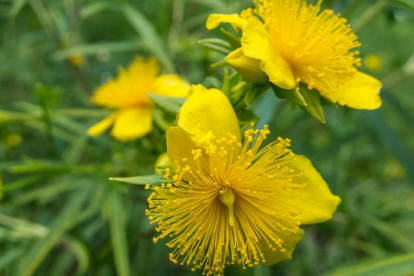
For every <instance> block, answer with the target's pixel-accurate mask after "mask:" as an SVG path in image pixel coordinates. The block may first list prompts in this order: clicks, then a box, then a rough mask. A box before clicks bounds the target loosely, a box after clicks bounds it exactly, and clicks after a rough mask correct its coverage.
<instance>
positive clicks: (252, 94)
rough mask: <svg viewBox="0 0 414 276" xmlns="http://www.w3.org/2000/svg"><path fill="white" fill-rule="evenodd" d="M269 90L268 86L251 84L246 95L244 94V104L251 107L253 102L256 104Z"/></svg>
mask: <svg viewBox="0 0 414 276" xmlns="http://www.w3.org/2000/svg"><path fill="white" fill-rule="evenodd" d="M268 89H269V86H268V85H267V84H266V85H261V84H250V85H249V87H248V88H247V91H246V93H245V94H244V103H245V104H246V105H250V104H251V103H252V102H254V100H256V99H257V98H259V97H260V96H261V95H263V94H264V93H265V92H266V91H267V90H268Z"/></svg>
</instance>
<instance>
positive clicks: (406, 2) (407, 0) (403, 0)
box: [388, 0, 414, 10]
mask: <svg viewBox="0 0 414 276" xmlns="http://www.w3.org/2000/svg"><path fill="white" fill-rule="evenodd" d="M388 2H394V3H397V4H400V5H403V6H404V7H406V8H409V9H413V10H414V1H413V0H388Z"/></svg>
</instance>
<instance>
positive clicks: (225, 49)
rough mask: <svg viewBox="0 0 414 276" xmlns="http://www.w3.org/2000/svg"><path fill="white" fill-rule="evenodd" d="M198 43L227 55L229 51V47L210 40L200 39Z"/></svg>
mask: <svg viewBox="0 0 414 276" xmlns="http://www.w3.org/2000/svg"><path fill="white" fill-rule="evenodd" d="M198 43H200V44H202V45H203V46H205V47H207V48H210V49H212V50H214V51H217V52H219V53H221V54H224V55H228V54H229V53H230V48H229V47H225V46H222V45H218V44H216V43H211V42H203V41H202V40H200V41H199V42H198Z"/></svg>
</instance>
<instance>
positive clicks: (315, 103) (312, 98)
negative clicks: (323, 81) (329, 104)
mask: <svg viewBox="0 0 414 276" xmlns="http://www.w3.org/2000/svg"><path fill="white" fill-rule="evenodd" d="M300 94H301V95H302V96H303V98H304V99H305V101H306V103H307V105H301V106H300V107H301V108H302V109H303V110H305V111H306V112H307V113H309V114H310V115H311V116H312V117H313V118H315V119H316V120H318V121H319V122H321V123H325V115H324V114H323V109H322V106H321V96H320V94H319V92H318V91H317V90H315V89H312V90H309V89H308V87H307V86H306V85H303V84H301V85H300Z"/></svg>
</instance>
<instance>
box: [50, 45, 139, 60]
mask: <svg viewBox="0 0 414 276" xmlns="http://www.w3.org/2000/svg"><path fill="white" fill-rule="evenodd" d="M142 48H144V44H143V43H142V42H140V41H122V42H103V43H96V44H87V45H79V46H74V47H70V48H66V49H64V50H60V51H57V52H55V53H54V54H53V55H52V58H53V60H55V61H59V60H63V59H67V58H70V57H72V56H74V55H82V56H86V55H96V54H98V53H105V52H108V53H110V52H128V51H130V52H136V51H137V50H139V49H142Z"/></svg>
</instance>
